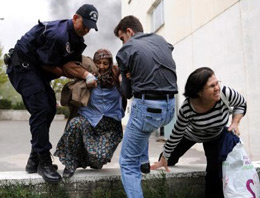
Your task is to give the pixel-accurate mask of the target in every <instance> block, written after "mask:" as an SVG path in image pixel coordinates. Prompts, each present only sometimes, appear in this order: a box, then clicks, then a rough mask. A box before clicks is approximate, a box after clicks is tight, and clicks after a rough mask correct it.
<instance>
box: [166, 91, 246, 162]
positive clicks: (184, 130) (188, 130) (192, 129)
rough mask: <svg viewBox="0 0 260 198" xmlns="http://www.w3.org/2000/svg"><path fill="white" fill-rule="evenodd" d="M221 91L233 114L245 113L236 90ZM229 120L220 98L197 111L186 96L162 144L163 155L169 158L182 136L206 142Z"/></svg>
mask: <svg viewBox="0 0 260 198" xmlns="http://www.w3.org/2000/svg"><path fill="white" fill-rule="evenodd" d="M222 93H223V94H224V95H225V97H226V98H227V100H228V101H229V105H230V107H233V115H234V114H245V113H246V100H245V98H244V97H243V96H242V95H240V94H239V93H238V92H237V91H235V90H234V89H232V88H229V87H226V86H224V87H222ZM228 120H229V109H228V107H227V106H226V105H225V103H224V102H223V101H222V100H219V101H218V102H216V104H215V106H214V107H213V108H212V109H211V110H209V111H208V112H205V113H197V112H196V111H194V109H193V108H192V106H191V104H190V101H189V98H186V99H185V100H184V102H183V104H182V105H181V108H180V109H179V112H178V116H177V119H176V123H175V124H174V127H173V130H172V134H171V135H170V137H169V139H168V140H167V142H166V144H165V145H164V152H163V155H164V157H165V158H169V157H170V155H171V152H172V151H173V150H174V148H175V147H176V146H177V144H178V143H179V142H180V140H181V139H182V137H185V138H187V139H188V140H190V141H195V142H199V143H200V142H207V141H211V140H213V139H214V138H215V137H217V136H218V135H220V133H221V131H222V130H223V127H224V126H226V125H227V123H228Z"/></svg>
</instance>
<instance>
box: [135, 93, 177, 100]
mask: <svg viewBox="0 0 260 198" xmlns="http://www.w3.org/2000/svg"><path fill="white" fill-rule="evenodd" d="M134 97H135V98H140V99H142V98H143V97H144V99H145V100H167V99H168V98H169V99H171V98H174V93H170V94H154V93H134Z"/></svg>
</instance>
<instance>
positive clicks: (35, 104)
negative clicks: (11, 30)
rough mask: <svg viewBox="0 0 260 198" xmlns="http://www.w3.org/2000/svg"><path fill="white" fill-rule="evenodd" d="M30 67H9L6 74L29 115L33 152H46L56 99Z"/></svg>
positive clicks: (42, 78)
mask: <svg viewBox="0 0 260 198" xmlns="http://www.w3.org/2000/svg"><path fill="white" fill-rule="evenodd" d="M33 68H36V66H35V67H34V66H32V65H30V66H29V67H23V66H22V65H18V64H16V65H12V64H11V65H9V66H8V69H7V74H8V77H9V80H10V82H11V83H12V85H13V86H14V88H15V89H16V91H17V92H18V93H20V94H21V96H22V99H23V102H24V105H25V106H26V108H27V110H28V111H29V113H30V114H31V117H30V121H29V124H30V130H31V135H32V139H31V144H32V150H33V151H34V152H39V153H44V152H48V151H49V150H50V149H51V148H52V145H51V143H50V142H49V128H50V125H51V122H52V120H53V118H54V116H55V113H56V97H55V93H54V91H53V90H52V88H51V87H50V83H49V81H48V80H45V79H44V77H43V76H42V74H41V73H40V72H39V71H37V70H35V69H33Z"/></svg>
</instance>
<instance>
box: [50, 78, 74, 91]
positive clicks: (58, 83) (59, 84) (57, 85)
mask: <svg viewBox="0 0 260 198" xmlns="http://www.w3.org/2000/svg"><path fill="white" fill-rule="evenodd" d="M69 81H70V79H69V78H66V77H61V78H58V79H55V80H53V81H51V87H52V88H53V90H54V92H55V93H56V94H57V93H60V92H61V90H62V88H63V86H64V85H65V84H66V83H67V82H69Z"/></svg>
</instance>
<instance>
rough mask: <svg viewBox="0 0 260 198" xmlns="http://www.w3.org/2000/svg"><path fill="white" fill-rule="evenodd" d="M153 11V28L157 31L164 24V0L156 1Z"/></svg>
mask: <svg viewBox="0 0 260 198" xmlns="http://www.w3.org/2000/svg"><path fill="white" fill-rule="evenodd" d="M153 7H154V8H153V10H152V13H151V22H152V24H151V30H152V32H156V31H157V30H158V29H159V28H160V27H161V26H162V25H163V24H164V3H163V0H161V1H159V2H158V1H156V2H155V4H154V5H153Z"/></svg>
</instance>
